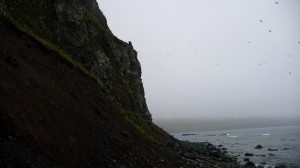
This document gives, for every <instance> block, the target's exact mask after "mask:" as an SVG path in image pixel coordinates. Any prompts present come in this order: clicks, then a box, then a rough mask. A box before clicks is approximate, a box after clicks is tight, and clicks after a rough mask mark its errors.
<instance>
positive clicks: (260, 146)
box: [255, 145, 264, 149]
mask: <svg viewBox="0 0 300 168" xmlns="http://www.w3.org/2000/svg"><path fill="white" fill-rule="evenodd" d="M262 148H264V147H263V146H262V145H257V146H256V147H255V149H262Z"/></svg>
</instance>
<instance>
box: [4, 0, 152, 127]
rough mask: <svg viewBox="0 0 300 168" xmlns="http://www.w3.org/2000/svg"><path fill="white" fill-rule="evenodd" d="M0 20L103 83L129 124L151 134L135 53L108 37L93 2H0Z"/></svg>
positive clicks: (58, 0) (104, 25) (72, 0)
mask: <svg viewBox="0 0 300 168" xmlns="http://www.w3.org/2000/svg"><path fill="white" fill-rule="evenodd" d="M0 14H2V15H4V16H6V17H7V18H9V19H11V20H13V21H15V22H16V23H17V24H21V25H22V26H24V27H25V29H27V30H28V31H31V32H33V33H34V34H35V35H37V36H39V37H41V38H43V39H46V40H49V41H50V42H51V43H53V44H54V45H55V46H57V47H59V48H61V49H62V50H64V51H65V52H66V53H67V54H69V55H70V56H71V57H72V58H73V59H74V60H76V61H78V62H79V63H80V64H82V65H83V66H84V67H85V68H86V69H87V70H88V71H89V72H91V73H92V74H93V75H95V76H96V78H98V79H99V80H101V81H102V82H103V83H104V85H105V87H106V88H107V91H108V93H107V94H109V95H110V96H111V99H113V103H114V105H115V106H116V108H118V109H119V110H120V111H121V112H122V113H124V115H126V117H127V118H128V119H129V120H130V121H131V122H133V123H134V124H136V125H138V126H140V127H142V128H143V129H145V130H148V131H149V130H151V129H152V125H151V121H152V118H151V114H150V113H149V111H148V108H147V104H146V101H145V98H144V88H143V83H142V80H141V66H140V63H139V61H138V59H137V52H136V51H135V50H134V49H133V47H132V46H131V45H129V44H127V43H125V42H123V41H121V40H119V39H118V38H116V37H115V36H114V35H113V34H112V33H111V31H110V30H109V28H108V26H107V22H106V19H105V17H104V15H103V13H102V12H101V11H100V10H99V8H98V4H97V2H96V1H95V0H86V1H82V0H71V1H64V0H43V1H37V0H32V1H31V0H14V1H11V0H3V1H1V3H0Z"/></svg>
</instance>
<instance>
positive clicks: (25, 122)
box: [0, 0, 243, 168]
mask: <svg viewBox="0 0 300 168" xmlns="http://www.w3.org/2000/svg"><path fill="white" fill-rule="evenodd" d="M70 57H71V58H70ZM140 77H141V67H140V64H139V62H138V60H137V53H136V51H135V50H134V49H133V47H132V45H131V44H127V43H125V42H123V41H121V40H119V39H117V38H116V37H115V36H114V35H113V34H112V33H111V31H110V30H109V28H108V26H107V24H106V19H105V17H104V16H103V14H102V12H101V11H100V10H99V9H98V5H97V3H96V1H95V0H85V1H84V0H68V1H64V0H0V167H24V168H30V167H43V168H67V167H68V168H69V167H78V168H81V167H82V168H86V167H90V168H99V167H112V168H115V167H117V168H121V167H124V168H133V167H143V168H153V167H165V168H177V167H182V168H196V167H197V168H198V167H205V168H210V167H224V168H241V167H243V166H241V165H239V164H238V163H237V162H236V158H234V157H231V156H228V155H226V154H225V152H224V151H222V150H220V149H218V148H216V147H214V146H213V145H212V144H210V143H189V142H181V141H178V140H175V139H174V138H173V137H172V136H170V135H168V134H167V133H166V132H164V131H163V130H161V129H160V128H158V127H157V126H156V125H155V124H153V123H152V121H151V120H152V119H151V115H150V113H149V111H148V108H147V105H146V102H145V98H144V90H143V85H142V81H141V78H140ZM128 121H129V122H128Z"/></svg>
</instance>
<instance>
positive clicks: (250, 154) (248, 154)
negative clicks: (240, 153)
mask: <svg viewBox="0 0 300 168" xmlns="http://www.w3.org/2000/svg"><path fill="white" fill-rule="evenodd" d="M245 156H254V154H252V153H245Z"/></svg>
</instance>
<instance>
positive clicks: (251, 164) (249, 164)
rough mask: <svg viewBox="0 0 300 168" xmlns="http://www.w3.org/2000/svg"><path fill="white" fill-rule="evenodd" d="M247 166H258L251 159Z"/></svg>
mask: <svg viewBox="0 0 300 168" xmlns="http://www.w3.org/2000/svg"><path fill="white" fill-rule="evenodd" d="M245 166H249V167H256V166H255V164H254V163H253V162H251V161H249V162H247V163H246V164H245Z"/></svg>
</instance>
